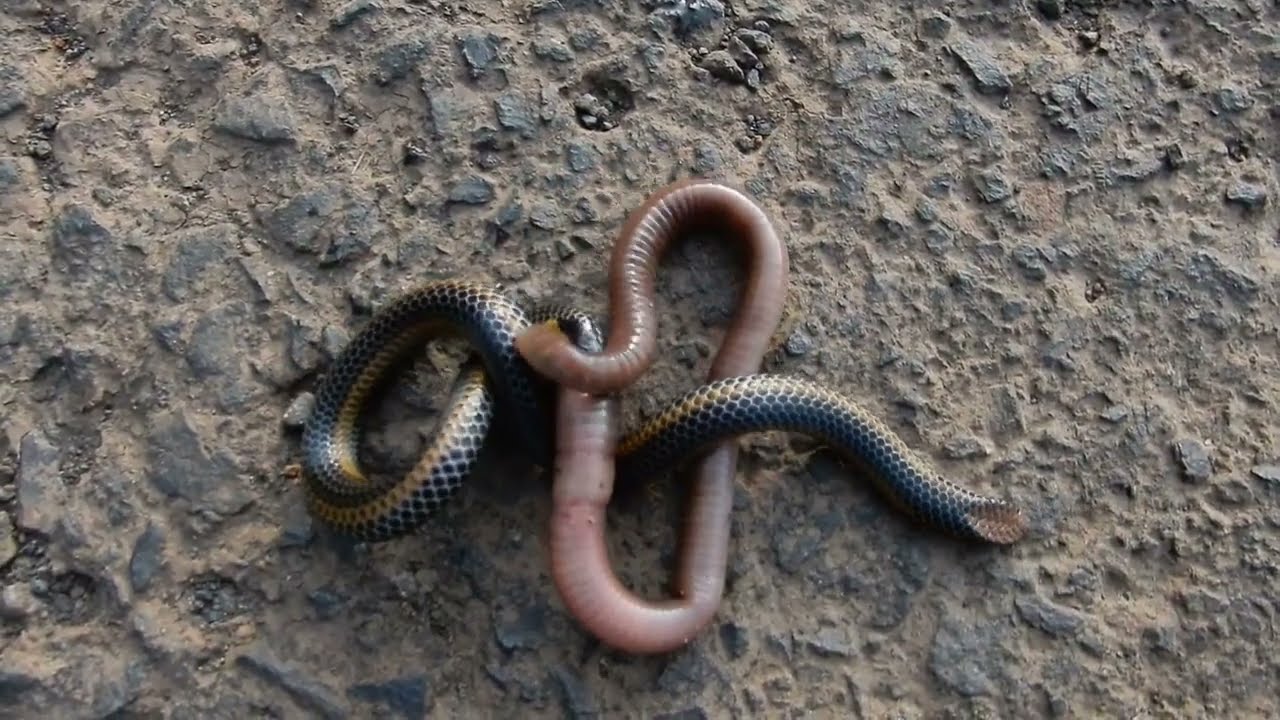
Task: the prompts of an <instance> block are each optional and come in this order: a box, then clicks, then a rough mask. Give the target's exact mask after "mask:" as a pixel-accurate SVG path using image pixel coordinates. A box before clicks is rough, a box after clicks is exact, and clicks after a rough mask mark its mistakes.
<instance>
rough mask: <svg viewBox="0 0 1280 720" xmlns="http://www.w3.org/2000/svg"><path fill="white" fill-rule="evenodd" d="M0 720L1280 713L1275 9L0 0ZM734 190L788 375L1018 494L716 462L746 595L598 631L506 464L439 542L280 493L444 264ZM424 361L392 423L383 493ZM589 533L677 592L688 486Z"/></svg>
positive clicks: (567, 245) (685, 266)
mask: <svg viewBox="0 0 1280 720" xmlns="http://www.w3.org/2000/svg"><path fill="white" fill-rule="evenodd" d="M3 5H4V8H3V10H2V11H0V136H2V137H3V139H4V141H5V142H4V143H3V145H0V239H2V240H3V242H2V243H0V299H2V300H3V302H4V308H5V312H4V313H3V314H2V315H0V360H2V363H0V373H3V378H4V381H5V382H4V383H3V384H2V385H0V401H2V402H3V407H4V416H3V418H2V419H0V716H3V717H5V718H9V717H13V718H63V717H67V718H88V717H94V718H107V717H111V718H197V717H198V718H243V717H282V718H293V717H320V718H339V717H377V718H420V717H425V716H431V717H511V718H534V717H552V718H554V717H575V718H576V717H606V716H607V717H641V716H642V717H663V718H711V717H715V718H720V717H840V718H847V717H866V718H887V717H894V718H968V717H982V718H995V717H1088V718H1092V717H1116V718H1119V717H1124V718H1130V717H1141V718H1174V717H1176V718H1183V717H1215V718H1218V717H1221V718H1241V717H1275V716H1276V715H1277V714H1280V704H1278V703H1277V700H1276V698H1277V697H1280V661H1278V660H1277V656H1276V653H1275V652H1274V651H1273V648H1274V646H1275V643H1276V642H1277V614H1278V613H1280V592H1278V591H1277V588H1278V587H1280V580H1278V578H1277V575H1278V569H1280V502H1278V501H1280V439H1278V438H1280V418H1278V416H1277V404H1278V403H1280V360H1277V358H1278V357H1280V338H1278V326H1280V308H1278V307H1277V303H1278V300H1277V298H1280V210H1277V205H1278V204H1280V199H1278V198H1277V194H1278V193H1280V163H1278V160H1280V133H1277V128H1278V127H1280V93H1278V92H1277V84H1278V83H1277V78H1280V5H1277V4H1276V3H1275V2H1274V1H1272V0H1240V1H1238V2H1227V1H1226V0H1191V1H1189V2H1164V1H1158V0H1153V1H1149V2H1124V3H1101V2H1095V1H1093V0H1081V1H1080V2H1068V1H1066V0H1024V1H1023V2H944V3H940V4H937V5H936V6H935V5H934V4H929V3H906V4H897V5H895V4H883V3H874V4H873V3H862V2H854V3H849V2H830V1H829V0H825V1H824V0H818V1H817V2H813V3H805V2H800V1H799V0H732V1H728V0H639V1H638V2H631V3H621V2H615V1H613V0H515V1H514V2H503V3H497V2H491V3H482V2H474V1H473V0H274V1H272V2H261V3H242V2H235V1H234V0H188V1H185V2H175V1H173V0H169V1H166V0H84V1H83V2H78V3H71V2H51V1H49V2H45V1H37V0H6V2H5V3H4V4H3ZM693 174H696V175H705V176H711V177H715V178H718V179H721V180H723V181H725V182H728V183H731V184H733V185H735V186H737V187H740V188H743V189H744V190H745V191H747V192H748V193H749V194H750V195H751V196H752V197H754V198H756V199H757V200H758V201H759V202H760V203H761V205H762V206H763V207H765V208H766V210H767V211H768V212H769V214H770V215H771V217H773V219H774V220H775V222H776V223H777V226H778V228H779V231H780V232H781V233H782V234H783V236H784V238H785V239H786V241H787V242H788V243H789V248H790V252H791V256H792V260H793V276H792V285H791V289H790V297H789V300H788V310H787V320H786V325H785V328H784V330H783V331H781V332H780V333H779V337H778V338H777V342H778V347H777V350H776V351H775V352H773V353H772V354H771V355H770V357H769V358H768V360H767V368H768V369H769V370H773V371H777V372H784V373H791V374H796V375H801V376H805V377H811V378H816V379H820V380H821V381H823V382H825V383H829V384H830V385H832V386H837V387H839V388H841V389H842V391H844V392H846V393H847V394H849V395H850V396H851V397H853V398H855V399H857V400H858V401H859V402H861V403H862V404H864V405H866V406H867V407H869V408H872V409H873V410H874V411H875V412H876V413H878V414H880V415H881V416H883V417H884V418H885V419H886V420H887V421H888V422H889V423H890V424H891V425H892V426H893V427H894V428H895V429H896V430H897V431H898V432H900V433H901V434H902V436H903V437H904V439H905V440H906V441H907V442H908V443H909V444H910V445H912V446H913V447H916V448H918V449H919V450H920V451H921V452H923V453H924V454H926V455H927V456H929V457H930V458H932V459H933V460H934V461H935V462H936V463H937V464H938V465H939V466H940V467H941V468H942V469H943V470H944V471H945V472H946V473H947V474H948V475H950V476H952V477H954V478H955V479H956V481H957V482H959V483H961V484H965V485H969V486H971V487H974V488H977V489H979V490H982V491H985V492H990V493H994V494H996V495H1000V496H1004V497H1009V498H1012V499H1014V500H1016V501H1017V502H1019V503H1021V504H1022V505H1023V506H1025V507H1026V508H1027V511H1028V513H1029V515H1030V517H1031V518H1032V524H1033V533H1032V536H1031V537H1030V538H1029V539H1028V540H1027V541H1025V542H1023V543H1021V544H1019V545H1017V546H1015V547H1013V548H1009V549H990V548H983V547H970V546H962V545H959V544H957V543H954V542H952V541H950V540H948V539H947V538H944V537H939V536H937V535H935V534H932V533H930V532H927V531H923V530H921V529H920V528H918V527H916V526H914V525H913V524H912V523H910V522H909V521H906V520H903V519H902V518H901V517H900V516H898V515H897V514H895V513H893V512H891V511H889V510H887V509H886V507H885V505H884V503H883V502H881V500H880V498H879V497H878V496H877V495H875V494H874V492H872V491H871V490H870V489H869V486H868V485H867V483H865V482H863V481H861V480H860V479H859V478H857V477H856V476H855V475H853V474H852V473H851V472H849V471H848V470H846V469H845V468H844V467H842V466H841V464H840V463H838V462H837V461H836V460H835V459H834V457H833V456H831V455H830V454H829V453H827V452H826V451H824V450H823V449H822V448H820V447H815V446H814V445H813V444H812V443H810V442H808V441H805V440H804V439H802V438H787V437H781V436H773V435H765V436H759V437H755V438H752V439H750V440H747V441H744V448H745V452H744V454H743V457H742V461H741V465H740V479H739V484H738V503H737V509H736V512H735V515H734V545H733V549H732V567H731V571H730V584H729V586H728V588H727V592H726V596H725V600H724V604H723V606H722V609H721V611H720V613H719V615H718V617H717V619H716V621H715V623H714V625H713V626H712V627H711V628H709V630H708V631H707V632H706V633H705V634H704V635H703V636H702V637H700V638H698V639H697V640H696V641H695V642H694V643H693V644H692V645H691V646H690V647H689V648H688V649H686V650H684V651H681V652H679V653H675V654H672V655H670V656H662V657H646V658H634V657H629V656H626V655H621V654H618V653H614V652H611V651H608V650H606V649H603V648H601V647H599V646H598V645H597V644H595V643H594V642H593V641H592V640H591V639H590V638H589V637H587V636H585V635H584V634H583V633H582V632H581V631H580V630H579V629H578V627H577V626H576V625H575V623H574V622H573V621H572V620H571V618H569V617H568V616H567V615H566V614H565V612H564V610H563V606H562V605H561V604H560V602H559V599H558V598H557V596H556V594H555V591H554V588H553V587H552V584H551V581H550V578H549V576H548V573H547V562H546V557H545V551H544V548H543V544H542V543H543V538H544V537H545V534H546V533H545V522H546V517H547V514H548V494H547V492H546V485H545V482H544V481H543V480H544V479H539V478H537V477H534V476H531V475H530V474H529V473H528V471H527V469H526V468H524V467H523V466H521V465H520V464H519V463H517V462H515V461H514V460H513V459H510V458H506V457H503V456H502V454H500V453H491V454H490V457H489V459H488V460H487V461H486V464H485V467H484V468H483V469H482V471H481V472H480V473H478V474H477V476H476V477H474V478H473V480H472V482H471V483H470V484H468V485H467V487H466V489H465V490H464V492H463V494H462V495H461V496H460V497H459V498H458V500H457V502H455V503H454V504H453V505H452V506H451V507H450V509H449V510H448V511H447V512H446V513H445V514H443V515H442V516H441V517H440V519H439V521H438V522H437V523H435V524H434V525H433V526H432V527H430V528H429V529H428V530H426V531H425V532H424V533H422V534H421V535H419V536H414V537H410V538H405V539H402V540H399V541H395V542H392V543H388V544H383V545H376V546H360V545H351V544H349V543H344V542H342V541H340V540H339V539H336V538H333V537H331V536H330V535H329V534H328V533H326V532H325V530H324V528H323V527H321V526H319V525H315V524H313V523H312V522H311V521H310V520H309V519H308V517H307V514H306V512H305V510H304V509H303V508H302V506H301V497H302V495H301V490H300V488H299V486H298V483H297V480H296V477H295V476H294V475H293V474H291V473H290V472H289V466H290V465H291V464H293V463H296V462H297V461H298V457H299V456H298V432H297V424H298V421H299V419H300V417H302V415H303V414H304V413H305V400H302V399H299V398H305V397H306V392H307V390H308V389H309V388H310V387H311V386H312V385H313V383H314V381H315V379H316V378H317V377H318V375H319V373H321V372H322V371H323V370H324V368H325V367H326V365H327V363H328V362H329V360H330V359H331V358H332V356H333V354H334V353H335V352H336V351H338V350H340V349H341V348H342V347H343V346H344V344H345V343H346V342H347V340H348V338H350V337H351V334H352V333H353V332H355V331H356V330H357V329H358V328H359V327H360V326H361V324H362V323H363V322H364V320H365V318H367V316H368V312H369V311H370V310H371V309H373V308H376V307H377V306H378V305H379V304H380V303H382V302H384V301H385V300H386V299H387V298H388V297H390V296H391V295H393V294H395V293H396V292H398V291H400V290H402V289H404V288H406V287H408V286H409V285H410V284H412V283H413V282H415V281H417V280H420V279H422V278H426V277H447V276H456V275H464V274H465V275H470V276H473V277H478V278H482V279H487V280H491V281H501V282H503V283H505V284H507V286H508V287H510V288H511V289H513V291H515V292H516V293H517V294H518V295H519V296H520V297H522V298H525V299H533V298H539V299H548V298H557V299H567V300H572V301H574V302H576V303H579V304H581V305H584V306H587V307H590V308H592V309H594V310H598V311H603V309H604V302H605V283H606V275H605V267H606V258H607V255H608V250H609V247H610V244H611V243H612V241H613V237H614V233H616V232H617V230H618V228H619V226H620V224H621V222H622V219H623V218H624V217H625V215H626V214H627V212H628V211H629V210H630V209H632V208H634V207H636V206H637V205H638V204H639V203H640V202H641V201H642V200H643V198H644V197H645V196H646V195H648V194H649V193H651V192H652V191H654V190H656V189H657V188H659V187H660V186H662V185H663V184H665V183H666V182H668V181H670V180H671V179H674V178H676V177H682V176H687V175H693ZM733 259H734V255H733V254H732V253H731V252H730V251H729V250H727V249H725V248H724V247H723V246H721V245H720V244H718V243H689V244H687V245H684V246H681V247H680V248H678V249H677V251H676V252H674V253H673V254H672V256H671V258H670V260H669V262H668V263H667V264H666V266H665V268H664V272H663V275H662V278H661V281H660V289H661V292H662V300H661V309H662V310H663V312H664V313H666V314H665V315H664V316H663V324H662V326H661V328H660V333H661V339H660V343H661V346H662V351H663V352H662V357H661V360H660V361H659V363H658V367H656V368H655V369H654V370H653V371H651V372H650V373H649V374H648V375H646V376H645V378H644V380H643V381H642V382H641V383H640V385H639V386H637V387H636V388H634V389H632V390H631V391H629V392H628V394H627V404H626V408H627V417H628V423H629V424H634V423H635V422H638V421H639V419H640V418H641V417H643V416H644V415H645V414H646V413H651V412H653V411H654V410H655V409H656V408H657V407H658V406H659V405H660V404H661V403H662V402H663V401H665V400H666V399H668V398H671V397H673V396H674V395H676V394H677V393H679V392H681V391H683V390H685V389H688V388H689V387H692V386H693V385H694V384H696V383H697V382H699V380H700V378H701V377H702V373H703V372H704V371H705V366H706V356H707V355H708V354H709V353H710V352H711V350H712V349H713V348H714V346H715V343H717V342H718V341H719V337H720V332H721V330H722V328H723V327H724V324H725V322H726V318H727V316H728V314H729V313H730V312H731V311H732V307H733V296H734V291H735V289H736V287H737V283H738V282H739V280H738V274H737V272H736V270H735V266H734V264H733ZM453 357H454V356H453V355H452V354H450V352H448V348H447V347H445V346H442V347H441V348H437V349H433V350H432V351H431V352H429V353H428V354H427V356H426V357H424V359H423V360H422V362H421V363H419V366H418V368H417V370H418V372H417V373H415V374H412V375H406V376H405V377H404V379H403V380H402V381H400V382H399V392H398V393H395V394H393V395H389V396H387V399H386V400H385V401H384V402H382V403H380V404H379V405H378V407H377V409H376V412H375V414H374V416H373V417H372V418H371V421H370V422H371V424H372V426H373V427H375V428H376V432H374V433H373V434H372V436H371V437H370V438H369V440H368V443H367V446H368V447H367V449H366V450H367V451H366V454H365V457H366V458H367V462H368V463H370V465H371V466H373V467H376V468H378V469H380V470H381V471H384V472H395V471H396V470H397V469H403V468H404V467H405V466H407V464H409V463H411V462H412V461H413V459H414V457H415V455H416V453H417V452H418V451H419V450H420V448H421V446H422V443H423V436H424V434H425V433H427V432H428V431H429V429H430V423H429V422H428V420H429V418H430V417H431V416H432V413H434V412H435V411H436V410H438V408H439V403H440V401H441V400H440V398H441V397H442V396H441V394H440V393H441V392H442V391H443V389H444V387H445V383H447V382H448V380H449V373H448V372H447V370H448V369H449V368H450V367H451V364H450V363H451V362H452V359H453ZM679 480H680V477H679V476H676V477H673V478H666V479H663V480H662V481H661V482H656V483H655V484H654V485H653V488H652V491H651V492H647V493H643V496H642V497H638V498H634V499H631V500H629V501H627V502H625V503H620V504H619V507H618V508H617V509H616V510H615V511H614V512H613V513H612V514H611V518H610V522H611V527H610V542H611V546H612V548H613V552H614V555H615V557H616V558H617V563H618V566H619V568H620V572H621V574H622V576H623V578H624V579H625V581H626V582H627V583H628V584H629V585H630V586H631V587H633V588H635V589H636V590H637V591H638V592H640V593H642V594H644V595H646V596H649V597H657V596H659V595H660V594H662V593H663V592H664V583H665V581H666V579H667V578H668V576H669V573H670V568H671V562H672V560H673V556H674V552H675V549H676V547H677V545H676V534H675V527H676V521H677V519H678V513H679V509H680V505H681V501H682V499H683V496H682V493H681V490H682V488H683V485H681V484H680V482H679Z"/></svg>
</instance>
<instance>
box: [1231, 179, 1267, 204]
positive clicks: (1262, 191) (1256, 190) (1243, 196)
mask: <svg viewBox="0 0 1280 720" xmlns="http://www.w3.org/2000/svg"><path fill="white" fill-rule="evenodd" d="M1226 199H1227V202H1229V203H1234V204H1236V205H1239V206H1241V207H1243V208H1245V209H1246V210H1260V209H1262V208H1263V207H1264V206H1266V204H1267V188H1266V186H1265V185H1260V184H1258V183H1249V182H1238V183H1236V184H1234V185H1232V186H1231V187H1229V188H1227V192H1226Z"/></svg>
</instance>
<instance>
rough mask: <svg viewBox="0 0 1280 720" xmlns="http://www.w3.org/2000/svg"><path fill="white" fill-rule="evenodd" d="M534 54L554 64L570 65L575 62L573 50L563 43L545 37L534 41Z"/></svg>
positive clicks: (539, 37)
mask: <svg viewBox="0 0 1280 720" xmlns="http://www.w3.org/2000/svg"><path fill="white" fill-rule="evenodd" d="M533 54H534V56H536V57H539V58H542V59H543V60H549V61H551V62H554V63H570V62H573V59H574V55H573V50H571V49H569V46H568V45H566V44H564V43H563V42H561V41H559V40H557V39H554V38H548V37H543V36H538V37H535V38H534V39H533Z"/></svg>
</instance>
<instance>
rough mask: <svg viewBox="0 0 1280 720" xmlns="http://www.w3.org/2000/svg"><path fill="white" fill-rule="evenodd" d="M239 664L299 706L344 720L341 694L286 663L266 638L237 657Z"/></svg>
mask: <svg viewBox="0 0 1280 720" xmlns="http://www.w3.org/2000/svg"><path fill="white" fill-rule="evenodd" d="M236 664H237V665H239V666H240V667H242V668H245V669H247V670H248V671H250V672H252V673H253V674H254V675H257V676H258V677H260V678H262V679H264V680H266V681H267V682H269V683H271V684H273V685H276V686H279V687H280V688H282V689H284V690H285V692H287V693H288V694H289V695H290V696H291V697H292V698H293V699H294V700H295V701H296V702H297V703H298V704H299V705H301V706H302V707H304V708H306V709H307V710H309V711H310V712H312V713H316V714H317V715H319V716H320V717H323V718H328V719H330V720H345V718H346V717H347V716H348V713H347V711H346V709H345V708H344V707H343V706H342V702H341V701H340V700H339V699H338V694H337V693H335V692H334V691H333V690H331V689H330V688H328V687H327V686H325V685H324V684H323V683H321V682H320V681H318V680H316V679H315V678H312V677H309V676H308V675H307V674H306V673H305V672H303V671H302V670H300V669H298V668H296V667H294V666H292V665H290V664H288V663H285V662H283V661H282V660H280V659H279V658H278V657H276V654H275V653H274V652H273V651H272V650H271V648H270V647H268V646H267V644H266V643H265V642H264V641H261V640H259V641H257V642H256V643H254V644H253V645H252V646H251V647H250V648H249V649H248V650H246V651H245V652H244V653H242V654H240V655H239V656H238V657H237V658H236Z"/></svg>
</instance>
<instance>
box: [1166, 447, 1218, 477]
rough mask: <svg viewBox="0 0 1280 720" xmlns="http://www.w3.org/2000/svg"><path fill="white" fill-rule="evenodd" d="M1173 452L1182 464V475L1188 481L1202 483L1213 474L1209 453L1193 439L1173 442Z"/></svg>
mask: <svg viewBox="0 0 1280 720" xmlns="http://www.w3.org/2000/svg"><path fill="white" fill-rule="evenodd" d="M1173 447H1174V454H1175V455H1176V456H1177V458H1178V462H1180V463H1181V464H1182V477H1183V479H1185V480H1186V481H1187V482H1190V483H1197V484H1198V483H1203V482H1205V481H1206V480H1208V479H1209V476H1210V475H1211V474H1213V462H1212V461H1211V460H1210V459H1209V453H1208V452H1207V451H1206V450H1205V448H1204V445H1201V444H1200V443H1199V442H1196V441H1195V440H1179V441H1178V442H1177V443H1175V444H1174V446H1173Z"/></svg>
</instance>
